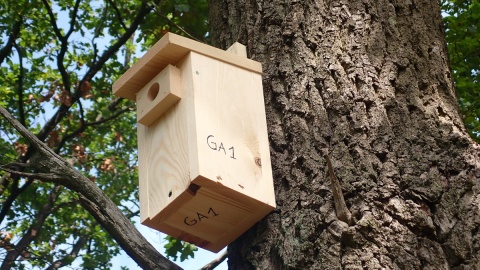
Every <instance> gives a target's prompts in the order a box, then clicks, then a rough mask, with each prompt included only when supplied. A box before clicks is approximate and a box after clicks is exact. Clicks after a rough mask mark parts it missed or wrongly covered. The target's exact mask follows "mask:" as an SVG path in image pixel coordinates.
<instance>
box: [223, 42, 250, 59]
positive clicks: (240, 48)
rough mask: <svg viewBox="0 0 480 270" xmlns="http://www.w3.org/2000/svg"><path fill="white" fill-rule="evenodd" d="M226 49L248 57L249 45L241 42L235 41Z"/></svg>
mask: <svg viewBox="0 0 480 270" xmlns="http://www.w3.org/2000/svg"><path fill="white" fill-rule="evenodd" d="M226 51H227V52H229V53H233V54H235V55H238V56H241V57H245V58H247V47H246V46H245V45H243V44H241V43H238V42H235V43H233V44H232V45H231V46H230V47H228V49H227V50H226Z"/></svg>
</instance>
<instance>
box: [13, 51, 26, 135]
mask: <svg viewBox="0 0 480 270" xmlns="http://www.w3.org/2000/svg"><path fill="white" fill-rule="evenodd" d="M13 46H14V47H15V49H16V50H17V53H18V63H19V65H20V74H18V87H17V91H18V93H17V95H18V100H17V104H18V114H19V118H20V123H22V125H24V126H25V125H26V122H25V109H24V107H23V79H24V77H25V70H24V69H23V52H22V48H20V46H18V45H17V43H15V42H14V45H13Z"/></svg>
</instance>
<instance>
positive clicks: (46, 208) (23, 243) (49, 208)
mask: <svg viewBox="0 0 480 270" xmlns="http://www.w3.org/2000/svg"><path fill="white" fill-rule="evenodd" d="M60 188H61V186H56V187H55V188H54V189H53V190H52V191H51V192H50V194H49V195H48V201H47V203H45V204H44V205H43V207H42V210H41V211H40V212H39V213H38V214H37V215H36V216H35V220H34V221H33V222H32V224H31V226H30V228H28V230H27V232H26V233H25V234H24V235H23V236H22V238H21V239H20V241H19V242H18V243H17V244H16V245H14V247H15V248H14V249H10V250H9V251H8V253H7V256H5V260H4V261H3V263H2V266H1V267H0V270H7V269H10V268H11V267H12V263H13V262H14V261H15V260H16V259H17V257H18V256H20V255H21V254H22V253H23V252H24V251H25V250H26V249H27V246H28V245H29V244H30V243H31V242H32V241H33V240H34V239H36V238H37V237H38V236H39V235H40V230H41V229H42V227H43V224H44V223H45V220H46V219H47V217H48V216H49V215H50V214H51V213H52V212H53V211H55V208H54V207H53V204H54V203H55V201H56V199H57V198H58V195H59V192H60Z"/></svg>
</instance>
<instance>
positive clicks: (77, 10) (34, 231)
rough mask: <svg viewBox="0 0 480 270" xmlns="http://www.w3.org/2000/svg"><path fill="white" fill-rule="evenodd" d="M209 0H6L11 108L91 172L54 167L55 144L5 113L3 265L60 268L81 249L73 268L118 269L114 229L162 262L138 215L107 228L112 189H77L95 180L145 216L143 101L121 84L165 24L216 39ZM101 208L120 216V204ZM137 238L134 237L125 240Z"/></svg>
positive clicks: (5, 99) (2, 80)
mask: <svg viewBox="0 0 480 270" xmlns="http://www.w3.org/2000/svg"><path fill="white" fill-rule="evenodd" d="M205 9H206V3H205V1H188V0H183V1H182V0H176V1H148V2H147V1H131V0H128V1H110V0H105V1H90V0H89V1H80V0H75V1H73V0H71V1H64V0H62V1H47V0H42V1H40V0H39V1H23V0H15V1H11V0H9V1H7V3H4V4H2V5H1V6H0V14H1V15H0V33H1V34H2V43H1V46H0V63H1V67H0V96H1V97H2V98H1V100H0V105H1V106H3V107H6V108H8V109H9V111H10V112H11V113H12V114H13V115H14V116H15V117H16V119H18V121H19V122H20V123H21V124H22V125H23V126H25V127H27V128H28V129H29V130H30V131H31V132H33V133H34V134H35V135H36V137H37V138H38V139H39V140H40V141H42V142H44V143H45V144H46V145H48V147H50V148H51V149H52V150H53V152H54V153H56V154H58V155H61V156H62V157H64V158H65V159H67V160H68V162H69V163H70V165H72V166H73V167H74V168H75V169H76V170H78V172H81V173H82V174H83V176H82V175H80V174H78V175H76V174H75V172H73V171H69V169H68V168H67V169H65V168H64V167H55V166H57V165H58V164H53V163H51V161H52V160H53V159H52V160H47V159H46V158H45V156H42V154H44V152H42V151H45V150H42V149H40V148H39V147H38V146H35V144H33V143H32V142H31V140H30V141H29V140H26V139H25V138H23V137H21V136H19V134H18V133H17V132H15V131H14V129H13V127H12V126H11V125H10V124H8V123H7V121H6V120H5V119H4V118H3V117H2V118H1V119H0V125H1V127H2V130H1V133H0V148H1V149H0V152H1V153H2V154H1V155H0V164H1V165H2V169H4V170H5V171H3V172H2V173H1V174H0V202H1V208H0V224H1V229H0V231H1V233H0V258H2V259H0V261H1V269H9V268H12V267H14V268H23V267H29V268H30V267H38V268H48V269H57V268H60V267H63V266H68V265H72V263H73V262H74V261H75V260H76V259H77V258H81V259H80V260H77V262H75V264H74V265H79V266H80V267H81V268H83V269H93V268H95V269H109V268H110V267H111V264H110V259H111V258H112V257H113V256H115V255H117V254H118V253H119V247H118V246H117V245H116V244H115V242H114V241H113V238H115V239H116V240H117V241H119V239H123V240H121V241H124V243H120V245H122V248H124V249H125V248H126V247H125V246H126V245H131V246H134V244H135V243H137V244H138V245H145V246H144V247H143V248H144V249H145V251H142V252H144V253H143V256H139V255H138V254H137V257H140V258H136V259H140V260H144V261H145V260H150V262H142V261H137V262H139V264H140V265H149V264H148V263H152V261H153V263H155V262H154V261H155V260H157V262H156V263H157V264H158V263H161V262H162V260H161V258H160V257H158V256H159V254H154V253H156V252H155V250H154V249H153V247H151V245H149V246H147V244H148V243H147V242H146V241H145V239H143V238H142V237H141V236H140V234H139V233H138V232H137V231H136V230H135V229H134V227H133V226H131V223H130V222H127V223H129V224H125V225H122V222H123V223H125V220H123V221H122V219H121V218H122V217H118V220H114V221H113V222H112V225H111V227H113V228H109V229H107V230H104V229H102V228H101V226H100V225H99V223H101V224H102V225H104V226H105V224H108V222H109V220H108V215H105V214H102V213H101V211H97V212H96V213H94V211H96V209H95V205H94V204H93V200H99V201H100V200H101V196H92V198H89V197H88V194H87V193H85V194H87V195H85V194H84V195H79V193H78V192H79V191H81V189H82V188H83V189H85V191H88V192H90V193H89V194H90V195H92V192H98V190H96V189H94V188H95V186H96V187H98V188H100V189H101V190H102V191H103V193H104V194H101V195H103V196H104V195H106V196H108V197H109V198H110V200H111V201H113V203H114V204H112V205H110V206H109V207H112V206H115V205H117V206H118V208H120V210H121V212H118V213H116V214H117V215H124V216H125V217H128V218H131V217H133V216H135V215H138V205H137V201H138V200H137V189H138V184H137V181H138V180H137V179H138V175H137V171H136V164H137V156H136V154H135V153H136V146H135V141H136V127H135V125H136V117H135V115H134V112H133V110H134V104H133V103H132V102H129V101H127V100H123V99H119V98H115V97H113V96H112V94H111V84H112V83H113V81H114V80H115V79H117V78H118V77H119V76H120V75H121V74H122V73H123V72H124V71H125V70H126V69H127V68H128V66H129V65H130V64H131V63H132V62H133V61H135V59H136V57H135V55H136V54H135V53H136V52H138V51H140V50H141V49H145V48H147V47H150V46H151V45H152V44H153V43H154V42H156V41H157V40H158V39H159V38H160V37H161V36H162V35H163V34H164V33H165V32H166V31H173V32H178V33H183V34H185V33H186V32H185V30H188V34H189V35H190V36H192V35H193V36H196V37H197V38H203V37H205V32H206V20H205V18H204V16H201V14H204V13H205ZM190 10H195V12H190ZM197 12H198V14H200V15H198V14H197ZM180 22H181V26H180V25H179V23H180ZM50 154H51V153H50ZM57 161H59V160H57ZM27 163H28V164H27ZM27 165H28V166H27ZM60 165H61V164H60ZM59 168H60V169H59ZM58 171H61V174H55V173H57V172H58ZM42 173H50V174H48V175H45V174H44V175H43V176H42ZM69 173H70V174H69ZM62 177H63V178H67V179H70V180H71V182H73V183H69V182H68V181H65V180H64V179H60V178H62ZM81 177H88V178H89V180H88V181H90V186H89V185H88V183H84V182H82V181H81V180H79V179H82V178H81ZM75 178H79V179H75ZM83 180H85V179H83ZM52 181H53V182H52ZM75 181H76V182H75ZM93 183H94V184H93ZM80 185H84V186H80ZM65 186H66V187H68V188H69V189H67V188H65ZM72 189H73V191H72ZM105 203H108V202H105ZM97 204H99V203H98V202H97ZM96 207H97V208H98V207H100V208H106V210H104V211H111V213H108V214H109V215H113V212H115V211H116V209H114V210H108V209H107V206H106V205H103V204H101V205H96ZM85 208H86V209H87V210H88V211H86V210H85ZM115 208H116V207H115ZM100 210H102V209H100ZM89 212H90V213H89ZM91 214H93V216H94V217H95V218H93V217H92V215H91ZM102 219H103V220H102ZM116 223H120V225H118V227H116V228H115V227H114V226H117V224H116ZM128 225H130V227H129V226H128ZM122 226H123V227H122ZM126 230H134V232H129V231H126ZM118 234H123V235H118ZM127 237H130V238H132V239H133V240H132V241H131V242H132V243H125V242H126V241H127V240H126V238H127ZM136 238H138V239H136ZM140 238H141V240H143V241H144V242H141V240H140ZM145 243H146V244H145ZM187 247H190V246H187ZM191 249H192V248H191V247H190V250H189V249H188V248H187V253H186V254H184V255H191V252H192V250H191ZM188 251H189V252H188ZM132 252H134V251H132V250H131V249H130V251H129V250H128V248H127V253H129V254H130V255H132ZM135 252H138V251H135ZM147 252H151V253H152V252H154V253H152V254H148V253H147ZM134 257H135V256H134ZM141 257H146V258H141ZM148 257H150V258H148ZM163 263H166V262H165V261H163ZM172 267H173V266H172Z"/></svg>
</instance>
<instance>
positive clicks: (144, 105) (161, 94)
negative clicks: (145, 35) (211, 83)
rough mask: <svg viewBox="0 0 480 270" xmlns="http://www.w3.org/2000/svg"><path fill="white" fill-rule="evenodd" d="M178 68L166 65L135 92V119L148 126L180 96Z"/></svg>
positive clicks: (180, 82) (180, 84) (180, 83)
mask: <svg viewBox="0 0 480 270" xmlns="http://www.w3.org/2000/svg"><path fill="white" fill-rule="evenodd" d="M181 90H182V81H181V78H180V70H179V69H178V68H176V67H174V66H172V65H168V66H166V67H165V68H164V69H163V70H162V71H161V72H160V73H159V74H158V75H157V76H155V77H154V78H153V79H152V80H151V81H150V82H149V83H147V84H146V85H145V86H144V87H143V88H142V90H140V91H139V92H138V93H137V121H138V122H139V123H141V124H143V125H145V126H149V125H150V124H152V123H153V122H154V121H155V120H156V119H158V118H159V117H160V116H162V114H163V113H165V112H166V111H167V110H168V109H170V107H171V106H172V105H173V104H175V103H177V102H178V100H180V98H181Z"/></svg>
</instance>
